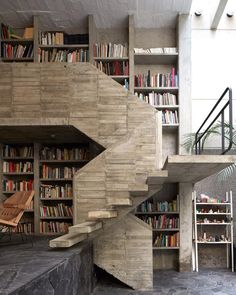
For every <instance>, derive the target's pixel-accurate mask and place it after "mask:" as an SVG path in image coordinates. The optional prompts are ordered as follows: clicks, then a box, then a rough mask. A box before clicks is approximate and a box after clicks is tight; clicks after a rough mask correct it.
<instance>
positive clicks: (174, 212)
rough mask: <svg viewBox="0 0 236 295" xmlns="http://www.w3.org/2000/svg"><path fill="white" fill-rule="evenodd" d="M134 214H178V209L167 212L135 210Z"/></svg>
mask: <svg viewBox="0 0 236 295" xmlns="http://www.w3.org/2000/svg"><path fill="white" fill-rule="evenodd" d="M135 214H136V215H156V214H157V215H168V214H169V215H173V214H179V211H169V212H161V211H156V212H135Z"/></svg>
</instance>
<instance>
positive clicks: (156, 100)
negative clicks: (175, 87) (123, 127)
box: [135, 91, 177, 106]
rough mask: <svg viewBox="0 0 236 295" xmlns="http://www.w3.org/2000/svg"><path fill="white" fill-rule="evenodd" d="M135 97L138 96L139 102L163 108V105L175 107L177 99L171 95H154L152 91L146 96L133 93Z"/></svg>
mask: <svg viewBox="0 0 236 295" xmlns="http://www.w3.org/2000/svg"><path fill="white" fill-rule="evenodd" d="M135 95H136V96H138V98H140V99H141V100H143V101H145V102H147V103H149V104H151V105H154V106H163V105H166V106H168V105H177V98H176V95H175V94H172V93H163V94H161V93H156V92H154V91H152V92H150V93H148V94H147V95H146V94H143V93H138V92H135Z"/></svg>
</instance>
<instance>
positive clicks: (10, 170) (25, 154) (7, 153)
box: [1, 144, 35, 233]
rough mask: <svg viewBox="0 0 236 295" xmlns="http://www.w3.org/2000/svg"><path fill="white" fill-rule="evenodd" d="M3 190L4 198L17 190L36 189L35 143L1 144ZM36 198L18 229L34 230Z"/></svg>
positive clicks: (27, 231) (31, 231)
mask: <svg viewBox="0 0 236 295" xmlns="http://www.w3.org/2000/svg"><path fill="white" fill-rule="evenodd" d="M1 177H2V184H1V185H2V188H1V192H2V195H3V197H4V199H6V198H8V197H9V196H11V195H12V194H14V193H15V192H17V191H29V190H33V189H34V148H33V145H8V144H2V145H1ZM34 219H35V218H34V200H33V201H32V202H31V204H30V206H29V208H28V209H27V210H26V211H25V213H24V216H23V219H22V221H21V223H20V225H19V226H18V228H17V230H20V231H22V230H23V231H25V232H26V233H33V232H34Z"/></svg>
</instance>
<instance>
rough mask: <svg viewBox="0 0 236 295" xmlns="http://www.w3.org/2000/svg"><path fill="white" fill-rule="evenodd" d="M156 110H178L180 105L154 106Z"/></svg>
mask: <svg viewBox="0 0 236 295" xmlns="http://www.w3.org/2000/svg"><path fill="white" fill-rule="evenodd" d="M152 106H153V107H154V108H156V109H158V110H170V109H171V110H178V108H179V105H177V104H176V105H168V104H166V105H152Z"/></svg>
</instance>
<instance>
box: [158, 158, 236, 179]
mask: <svg viewBox="0 0 236 295" xmlns="http://www.w3.org/2000/svg"><path fill="white" fill-rule="evenodd" d="M235 162H236V156H235V155H191V156H179V155H173V156H168V157H167V159H166V162H165V164H164V166H163V170H168V178H166V180H165V182H167V183H169V182H189V183H196V182H198V181H200V180H202V179H204V178H206V177H208V176H210V175H213V174H215V173H217V172H219V171H220V170H222V169H224V168H226V167H228V166H229V165H231V164H233V163H235Z"/></svg>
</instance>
